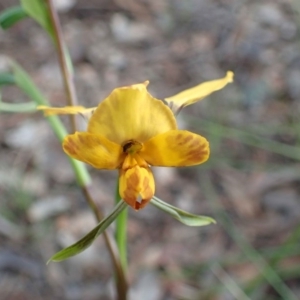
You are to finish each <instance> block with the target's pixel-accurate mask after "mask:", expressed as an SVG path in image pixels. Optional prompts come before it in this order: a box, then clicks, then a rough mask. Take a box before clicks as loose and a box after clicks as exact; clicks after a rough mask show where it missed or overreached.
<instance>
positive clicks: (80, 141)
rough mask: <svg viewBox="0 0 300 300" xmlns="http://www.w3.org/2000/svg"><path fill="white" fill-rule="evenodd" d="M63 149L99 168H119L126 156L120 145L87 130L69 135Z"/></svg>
mask: <svg viewBox="0 0 300 300" xmlns="http://www.w3.org/2000/svg"><path fill="white" fill-rule="evenodd" d="M63 149H64V151H65V152H66V153H67V154H68V155H69V156H71V157H73V158H75V159H77V160H80V161H83V162H85V163H87V164H90V165H92V166H93V167H95V168H98V169H110V170H111V169H117V168H118V167H119V166H120V165H121V163H122V161H123V160H124V156H125V155H124V154H123V152H122V149H121V147H120V146H119V145H117V144H115V143H113V142H111V141H109V140H108V139H106V138H105V137H103V136H101V135H97V134H91V133H87V132H76V133H74V134H70V135H67V136H66V137H65V139H64V141H63Z"/></svg>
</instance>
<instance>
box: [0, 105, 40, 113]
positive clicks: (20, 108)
mask: <svg viewBox="0 0 300 300" xmlns="http://www.w3.org/2000/svg"><path fill="white" fill-rule="evenodd" d="M0 111H4V112H10V113H24V112H34V111H36V104H35V103H33V102H27V103H5V102H0Z"/></svg>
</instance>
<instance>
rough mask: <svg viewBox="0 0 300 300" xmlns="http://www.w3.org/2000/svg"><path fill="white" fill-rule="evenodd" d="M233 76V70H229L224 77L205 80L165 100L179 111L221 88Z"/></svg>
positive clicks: (230, 80)
mask: <svg viewBox="0 0 300 300" xmlns="http://www.w3.org/2000/svg"><path fill="white" fill-rule="evenodd" d="M233 76H234V74H233V72H231V71H228V72H227V74H226V76H225V77H224V78H221V79H217V80H212V81H207V82H203V83H201V84H199V85H197V86H195V87H193V88H191V89H188V90H185V91H182V92H181V93H179V94H176V95H174V96H172V97H169V98H165V101H166V102H167V104H168V105H169V106H170V107H171V109H172V111H173V112H174V113H175V112H178V111H179V110H180V109H182V108H183V107H185V106H187V105H190V104H194V103H196V102H198V101H200V100H202V99H203V98H205V97H207V96H208V95H210V94H211V93H213V92H215V91H218V90H221V89H222V88H224V87H225V86H226V85H227V84H228V83H230V82H233Z"/></svg>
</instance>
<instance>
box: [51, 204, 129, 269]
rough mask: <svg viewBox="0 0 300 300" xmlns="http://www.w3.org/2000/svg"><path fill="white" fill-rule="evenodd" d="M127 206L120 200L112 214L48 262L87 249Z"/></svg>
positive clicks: (60, 259)
mask: <svg viewBox="0 0 300 300" xmlns="http://www.w3.org/2000/svg"><path fill="white" fill-rule="evenodd" d="M126 207H127V204H126V203H125V202H124V201H120V202H119V203H118V205H116V206H115V208H114V210H113V211H112V212H111V213H110V215H108V216H107V217H106V218H105V219H103V220H102V221H101V222H100V223H99V224H98V225H97V226H96V227H95V228H94V229H93V230H92V231H90V232H89V233H88V234H87V235H86V236H84V237H83V238H82V239H81V240H79V241H78V242H77V243H75V244H73V245H71V246H69V247H67V248H65V249H63V250H61V251H59V252H57V253H56V254H54V255H53V256H52V257H51V258H50V259H49V260H48V263H49V262H51V261H56V262H58V261H62V260H65V259H67V258H70V257H72V256H74V255H76V254H79V253H81V252H82V251H84V250H85V249H87V248H88V247H89V246H90V245H91V244H92V243H93V242H94V241H95V239H96V238H97V237H98V236H99V235H100V234H101V233H103V231H104V230H105V229H106V228H107V227H108V226H109V225H110V224H111V223H112V222H113V221H114V220H115V219H116V218H117V216H118V215H119V214H120V213H121V212H122V211H123V210H124V209H125V208H126Z"/></svg>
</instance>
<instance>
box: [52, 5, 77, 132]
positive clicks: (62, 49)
mask: <svg viewBox="0 0 300 300" xmlns="http://www.w3.org/2000/svg"><path fill="white" fill-rule="evenodd" d="M47 3H48V7H49V13H50V19H51V23H52V26H53V31H54V36H55V42H56V46H57V52H58V59H59V65H60V68H61V72H62V75H63V80H64V85H65V90H66V94H67V102H68V105H69V106H73V105H76V104H77V96H76V90H75V85H74V80H73V74H72V71H71V68H70V67H69V66H68V62H67V51H66V46H65V44H64V40H63V36H62V30H61V26H60V23H59V19H58V15H57V12H56V10H55V8H54V5H53V0H47ZM70 118H71V124H72V130H73V131H74V132H75V131H76V116H75V115H70Z"/></svg>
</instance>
